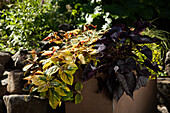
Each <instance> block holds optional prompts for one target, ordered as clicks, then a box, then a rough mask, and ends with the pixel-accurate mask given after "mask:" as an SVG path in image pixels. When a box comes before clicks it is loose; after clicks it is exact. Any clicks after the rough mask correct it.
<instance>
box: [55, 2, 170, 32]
mask: <svg viewBox="0 0 170 113" xmlns="http://www.w3.org/2000/svg"><path fill="white" fill-rule="evenodd" d="M57 1H58V4H59V6H64V7H60V9H59V11H60V12H61V13H63V12H64V13H67V14H68V15H69V16H68V17H70V19H71V21H70V22H71V23H72V24H73V25H76V26H79V25H83V24H84V23H87V24H90V23H91V24H93V25H98V29H101V28H104V29H105V28H109V27H110V26H112V25H114V24H117V23H125V25H127V26H131V27H132V25H133V22H134V21H136V20H139V19H142V20H146V21H151V20H154V19H158V20H159V21H157V20H156V21H155V24H161V23H162V24H164V25H166V23H167V22H168V20H169V19H170V18H169V17H170V13H169V11H168V8H169V2H168V0H164V1H161V0H150V1H147V0H129V1H127V0H83V1H82V0H69V1H68V0H57ZM65 6H69V7H65ZM161 19H166V20H167V21H166V22H163V21H161ZM158 22H159V23H158ZM167 29H168V28H167Z"/></svg>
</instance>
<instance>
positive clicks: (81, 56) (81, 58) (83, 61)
mask: <svg viewBox="0 0 170 113" xmlns="http://www.w3.org/2000/svg"><path fill="white" fill-rule="evenodd" d="M78 58H79V59H80V61H81V63H82V64H86V61H85V59H84V56H83V55H82V54H79V55H78Z"/></svg>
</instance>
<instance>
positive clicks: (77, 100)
mask: <svg viewBox="0 0 170 113" xmlns="http://www.w3.org/2000/svg"><path fill="white" fill-rule="evenodd" d="M82 100H83V96H82V95H81V94H80V93H77V94H76V96H75V104H78V103H80V102H81V101H82Z"/></svg>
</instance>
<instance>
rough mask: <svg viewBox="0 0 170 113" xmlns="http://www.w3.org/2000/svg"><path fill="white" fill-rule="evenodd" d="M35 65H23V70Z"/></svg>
mask: <svg viewBox="0 0 170 113" xmlns="http://www.w3.org/2000/svg"><path fill="white" fill-rule="evenodd" d="M32 66H33V64H28V65H26V66H24V67H23V69H22V70H23V71H27V70H28V69H30V68H31V67H32Z"/></svg>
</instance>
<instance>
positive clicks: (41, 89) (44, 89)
mask: <svg viewBox="0 0 170 113" xmlns="http://www.w3.org/2000/svg"><path fill="white" fill-rule="evenodd" d="M48 88H49V84H43V85H40V86H39V87H38V92H46V91H47V90H48Z"/></svg>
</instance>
